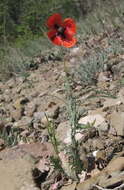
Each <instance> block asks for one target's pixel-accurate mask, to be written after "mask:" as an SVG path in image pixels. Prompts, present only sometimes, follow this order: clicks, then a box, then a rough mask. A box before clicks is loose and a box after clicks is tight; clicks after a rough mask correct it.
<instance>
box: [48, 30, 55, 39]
mask: <svg viewBox="0 0 124 190" xmlns="http://www.w3.org/2000/svg"><path fill="white" fill-rule="evenodd" d="M56 34H57V32H56V30H50V31H49V32H47V36H48V38H49V39H50V40H52V39H53V38H54V37H55V36H56Z"/></svg>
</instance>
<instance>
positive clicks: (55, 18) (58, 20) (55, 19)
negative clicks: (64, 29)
mask: <svg viewBox="0 0 124 190" xmlns="http://www.w3.org/2000/svg"><path fill="white" fill-rule="evenodd" d="M46 25H47V27H48V28H54V26H55V25H59V26H61V25H62V16H61V15H60V14H59V13H55V14H53V15H52V16H50V17H49V18H48V20H47V23H46Z"/></svg>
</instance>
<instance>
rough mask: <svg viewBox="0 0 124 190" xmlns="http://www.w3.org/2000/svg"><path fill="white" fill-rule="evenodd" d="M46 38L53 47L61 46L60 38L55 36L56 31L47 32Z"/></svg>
mask: <svg viewBox="0 0 124 190" xmlns="http://www.w3.org/2000/svg"><path fill="white" fill-rule="evenodd" d="M47 36H48V38H49V39H50V40H51V41H52V43H54V44H55V45H58V46H61V45H62V39H61V37H60V36H57V32H56V30H50V31H49V32H47Z"/></svg>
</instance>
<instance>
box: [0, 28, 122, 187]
mask: <svg viewBox="0 0 124 190" xmlns="http://www.w3.org/2000/svg"><path fill="white" fill-rule="evenodd" d="M110 40H113V42H116V41H119V43H120V44H121V46H118V45H117V46H116V47H115V48H113V45H112V44H111V43H109V41H110ZM97 50H100V51H102V52H105V51H106V50H107V55H106V57H105V59H104V60H103V68H102V70H101V71H100V70H96V72H95V75H94V78H91V81H90V82H88V84H86V83H87V80H86V79H85V80H86V81H84V80H83V82H82V80H81V77H80V76H78V72H77V71H76V70H77V69H78V67H79V66H80V64H81V63H80V60H84V61H86V60H88V57H89V56H91V57H92V56H94V54H97ZM53 51H54V50H53ZM54 53H55V52H54ZM51 55H52V56H51ZM79 58H80V59H79ZM64 59H65V61H66V65H67V68H68V72H69V73H70V75H71V76H73V77H72V78H73V81H72V88H73V94H74V96H75V97H76V98H77V102H79V103H78V106H79V110H80V112H81V114H80V118H79V120H78V123H79V124H80V125H81V126H85V128H83V127H82V128H81V129H80V130H79V131H78V132H77V134H76V140H77V141H78V144H79V156H80V160H81V161H82V165H83V170H82V173H81V174H80V175H79V182H77V181H76V180H75V173H74V172H73V170H72V167H71V166H70V165H69V159H68V155H66V150H61V151H60V153H59V156H60V158H61V163H62V167H63V169H64V172H65V174H66V175H64V174H63V173H61V172H60V171H58V170H55V169H54V168H53V166H52V164H51V162H50V157H51V156H54V155H55V151H54V148H53V146H52V144H51V142H50V138H49V134H48V130H47V126H48V120H47V119H46V116H45V113H46V114H47V117H48V119H49V120H50V121H54V123H55V127H56V137H57V139H59V141H60V144H62V145H65V146H66V147H68V146H69V145H70V144H71V143H72V139H71V127H70V124H69V118H68V116H67V115H68V114H67V109H66V105H65V100H66V99H65V97H66V96H65V94H66V93H65V85H64V83H65V79H64V78H65V72H64V64H63V63H64V61H63V58H62V57H60V59H58V57H57V56H56V55H54V54H53V53H52V54H50V55H49V56H48V58H47V59H46V58H43V57H38V58H36V59H35V64H34V67H33V65H32V66H31V70H30V71H28V73H29V75H28V76H27V77H12V78H11V79H10V80H8V81H6V82H0V190H40V189H42V190H47V189H49V190H55V189H61V190H92V189H96V190H97V189H101V190H103V189H104V190H108V189H116V190H117V189H124V146H123V145H124V41H123V33H121V32H119V31H113V32H111V33H107V34H106V33H105V34H100V35H99V36H95V37H92V38H88V39H86V40H85V41H83V42H82V43H80V44H79V45H78V47H75V48H72V49H71V50H70V51H69V52H68V53H67V55H65V58H64ZM97 61H98V62H99V61H100V60H97ZM89 64H90V63H89V62H88V61H87V65H89ZM91 73H92V68H91ZM84 77H85V76H84ZM89 78H90V76H88V79H89ZM93 79H95V83H92V80H93ZM86 126H87V127H86Z"/></svg>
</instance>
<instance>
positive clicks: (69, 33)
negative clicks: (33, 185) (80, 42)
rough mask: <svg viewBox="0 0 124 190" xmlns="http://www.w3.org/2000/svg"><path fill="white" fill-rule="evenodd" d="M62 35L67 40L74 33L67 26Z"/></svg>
mask: <svg viewBox="0 0 124 190" xmlns="http://www.w3.org/2000/svg"><path fill="white" fill-rule="evenodd" d="M64 35H65V37H66V38H67V39H68V40H71V39H72V38H73V36H74V34H73V33H72V32H71V31H70V30H69V29H68V28H66V29H65V31H64Z"/></svg>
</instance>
